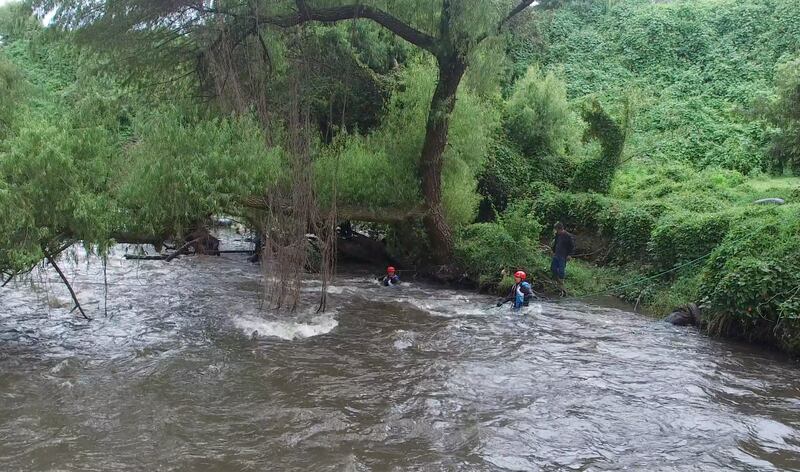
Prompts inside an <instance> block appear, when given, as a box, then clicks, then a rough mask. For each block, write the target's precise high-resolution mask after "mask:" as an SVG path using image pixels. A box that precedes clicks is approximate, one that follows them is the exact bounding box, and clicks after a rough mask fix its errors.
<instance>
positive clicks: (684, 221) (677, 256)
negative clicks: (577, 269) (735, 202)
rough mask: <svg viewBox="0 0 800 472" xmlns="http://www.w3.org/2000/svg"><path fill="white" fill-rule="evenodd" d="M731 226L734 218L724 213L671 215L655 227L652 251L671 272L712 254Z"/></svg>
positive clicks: (655, 257)
mask: <svg viewBox="0 0 800 472" xmlns="http://www.w3.org/2000/svg"><path fill="white" fill-rule="evenodd" d="M730 226H731V218H730V215H728V214H723V213H690V212H687V211H679V212H676V213H672V214H668V215H665V216H662V217H661V218H660V219H659V220H658V222H657V223H656V225H655V227H654V228H653V232H652V235H651V238H650V243H649V245H648V251H649V252H650V255H651V257H652V258H653V260H654V262H655V263H656V264H657V265H658V266H659V267H661V268H664V269H668V268H671V267H672V266H674V265H678V264H680V263H683V262H688V261H691V260H694V259H697V258H699V257H701V256H704V255H706V254H708V253H709V252H711V250H712V249H714V248H715V247H716V246H717V245H718V244H719V243H720V242H721V241H722V239H723V238H724V237H725V234H726V233H727V232H728V229H729V228H730Z"/></svg>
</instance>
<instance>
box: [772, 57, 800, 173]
mask: <svg viewBox="0 0 800 472" xmlns="http://www.w3.org/2000/svg"><path fill="white" fill-rule="evenodd" d="M776 82H777V96H778V98H777V100H776V101H775V103H774V104H773V105H772V110H771V113H770V115H771V118H772V121H773V123H774V124H775V125H776V126H777V127H778V128H779V130H780V131H779V132H778V133H777V135H776V136H775V138H774V140H773V145H772V158H773V161H772V166H773V168H774V170H775V171H776V172H777V173H781V174H782V173H783V172H784V170H786V169H790V170H792V172H794V173H795V175H800V58H797V59H794V60H792V61H788V62H785V63H782V64H779V65H778V68H777V73H776Z"/></svg>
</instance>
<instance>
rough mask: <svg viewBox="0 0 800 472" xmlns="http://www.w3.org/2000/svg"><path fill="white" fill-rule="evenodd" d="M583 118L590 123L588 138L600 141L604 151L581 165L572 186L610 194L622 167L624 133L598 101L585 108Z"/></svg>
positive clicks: (580, 189)
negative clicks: (615, 176)
mask: <svg viewBox="0 0 800 472" xmlns="http://www.w3.org/2000/svg"><path fill="white" fill-rule="evenodd" d="M583 119H584V120H585V121H586V122H587V123H588V125H589V126H588V128H587V129H586V137H587V138H594V139H597V140H599V141H600V148H601V151H600V153H599V155H598V156H591V157H589V158H587V159H584V160H583V161H581V162H580V163H579V164H578V166H577V168H576V169H575V174H574V175H573V177H572V182H571V185H570V187H571V188H572V190H574V191H577V192H588V191H593V192H599V193H607V192H608V189H609V188H610V187H611V180H612V179H613V178H614V173H615V172H616V170H617V166H619V162H620V157H621V156H622V149H623V146H624V145H625V133H624V132H623V130H622V127H620V125H618V124H617V123H615V122H614V120H613V119H612V118H611V117H610V116H609V115H608V114H607V113H606V112H605V110H603V108H602V107H601V106H600V104H599V103H597V102H593V103H592V105H591V108H589V109H587V110H585V111H584V113H583Z"/></svg>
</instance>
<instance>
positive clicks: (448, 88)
mask: <svg viewBox="0 0 800 472" xmlns="http://www.w3.org/2000/svg"><path fill="white" fill-rule="evenodd" d="M466 68H467V66H466V64H465V63H464V61H463V60H462V59H461V58H459V57H458V56H457V55H456V54H453V55H450V56H447V57H444V58H442V57H440V58H439V82H438V83H437V84H436V91H435V92H434V93H433V98H432V99H431V109H430V113H428V123H427V125H426V128H425V142H424V144H423V146H422V155H421V156H420V177H421V179H422V195H423V197H424V198H425V205H426V208H427V212H426V215H425V218H424V222H425V229H426V230H427V233H428V237H429V238H430V242H431V249H432V250H433V256H434V259H435V261H436V262H437V263H439V264H444V263H447V262H448V261H449V257H450V256H451V255H452V253H453V231H452V230H451V229H450V225H449V224H448V223H447V220H446V218H445V212H444V206H443V205H442V165H443V164H444V158H443V155H444V151H445V148H446V146H447V135H448V131H449V129H450V115H451V113H452V112H453V109H454V108H455V105H456V92H457V90H458V84H459V83H460V82H461V78H462V77H463V76H464V71H466Z"/></svg>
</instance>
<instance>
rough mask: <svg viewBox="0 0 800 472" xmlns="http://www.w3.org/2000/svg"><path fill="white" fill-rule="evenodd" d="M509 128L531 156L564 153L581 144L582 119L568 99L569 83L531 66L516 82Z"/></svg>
mask: <svg viewBox="0 0 800 472" xmlns="http://www.w3.org/2000/svg"><path fill="white" fill-rule="evenodd" d="M507 115H508V116H507V119H506V129H507V132H508V135H509V137H510V138H511V140H512V141H513V142H514V143H516V145H517V146H518V147H519V148H520V149H521V150H522V151H523V153H525V155H526V156H528V157H540V156H545V155H565V154H567V153H569V152H571V151H574V150H575V149H577V148H578V146H579V140H578V137H579V132H580V131H579V130H580V122H579V119H578V117H577V116H576V115H575V113H574V112H573V111H572V110H571V109H570V107H569V103H568V102H567V90H566V85H565V84H564V82H563V81H562V80H560V79H558V78H557V77H556V76H555V75H554V74H553V73H552V72H548V73H547V74H543V73H542V72H541V71H540V70H539V68H538V67H537V66H531V67H530V68H528V71H527V73H526V74H525V76H524V77H522V78H521V79H520V80H518V81H517V82H516V83H515V84H514V90H513V92H512V94H511V97H510V98H509V99H508V104H507Z"/></svg>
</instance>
